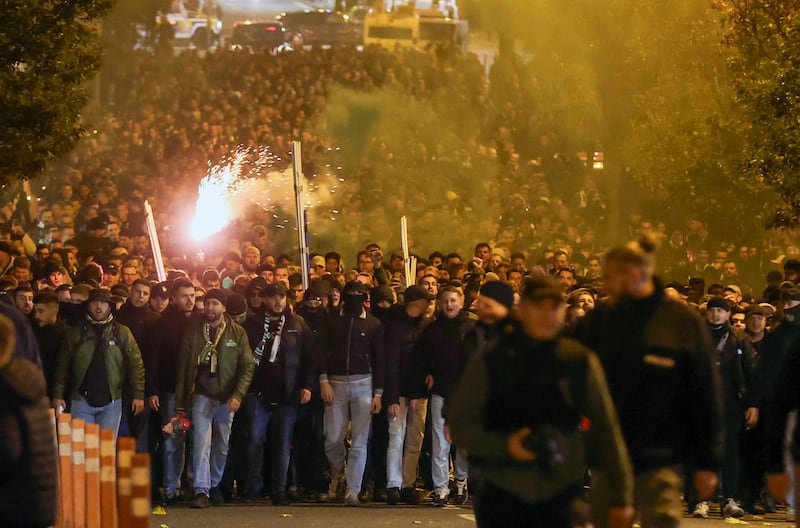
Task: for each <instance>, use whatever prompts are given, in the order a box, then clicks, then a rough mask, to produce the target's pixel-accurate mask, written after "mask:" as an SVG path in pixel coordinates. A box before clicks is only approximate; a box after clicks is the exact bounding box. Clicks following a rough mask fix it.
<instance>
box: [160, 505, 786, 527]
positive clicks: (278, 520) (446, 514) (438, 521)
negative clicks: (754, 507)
mask: <svg viewBox="0 0 800 528" xmlns="http://www.w3.org/2000/svg"><path fill="white" fill-rule="evenodd" d="M743 521H744V522H745V523H747V525H748V526H758V527H761V526H778V527H789V526H792V525H791V524H789V523H786V522H784V517H783V515H782V514H776V515H769V516H766V517H755V516H751V515H748V516H747V517H745V519H744V520H743ZM736 525H737V524H729V523H727V522H725V520H723V519H722V518H720V516H719V510H718V509H717V510H716V511H714V510H712V514H711V517H710V518H709V519H705V520H703V519H691V518H688V517H687V518H686V519H684V522H683V524H682V526H683V527H684V528H704V527H705V528H707V527H711V526H720V527H722V526H736ZM743 525H744V524H743ZM150 526H152V527H153V528H221V527H228V526H230V527H236V528H256V527H265V526H269V527H270V528H273V527H275V528H360V527H364V528H373V527H374V528H381V527H387V528H388V527H392V528H394V527H404V526H406V527H410V528H414V527H417V526H419V527H422V526H436V527H441V528H468V527H471V526H475V517H474V515H473V514H472V509H471V507H470V506H469V505H468V506H464V507H457V506H448V507H446V508H434V507H432V506H428V505H424V504H423V505H420V506H393V507H390V506H385V505H381V504H370V505H366V506H362V507H359V508H348V507H345V506H343V505H341V504H330V505H319V504H303V505H297V506H288V507H273V506H272V505H270V504H269V503H268V502H266V501H264V502H263V503H256V504H255V505H252V504H233V505H226V506H223V507H219V508H213V507H212V508H209V509H207V510H191V509H189V508H188V505H178V506H174V507H170V508H168V509H167V510H166V515H154V516H153V517H152V518H151V522H150Z"/></svg>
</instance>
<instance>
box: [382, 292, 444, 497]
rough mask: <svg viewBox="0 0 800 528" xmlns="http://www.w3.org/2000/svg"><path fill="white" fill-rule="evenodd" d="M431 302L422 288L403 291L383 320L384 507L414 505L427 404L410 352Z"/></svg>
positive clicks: (412, 355) (422, 326) (422, 327)
mask: <svg viewBox="0 0 800 528" xmlns="http://www.w3.org/2000/svg"><path fill="white" fill-rule="evenodd" d="M433 299H434V296H433V294H432V293H430V292H429V291H428V290H426V289H425V288H424V287H422V286H419V285H416V284H415V285H411V286H409V287H408V288H407V289H406V292H405V295H404V300H405V303H404V304H403V305H396V306H395V307H393V308H392V309H391V311H390V312H388V313H387V314H386V315H384V317H383V327H384V335H385V338H384V352H385V354H386V387H385V388H384V393H383V404H384V405H385V406H386V414H387V418H388V420H389V446H388V451H387V455H386V475H387V484H386V502H387V503H388V504H397V503H398V502H400V500H401V499H402V500H403V502H405V503H406V504H418V503H419V498H418V496H417V492H416V490H415V488H414V484H415V482H416V480H417V464H418V463H419V454H420V450H421V448H422V440H423V438H424V437H425V418H426V416H427V414H428V400H427V399H426V398H424V397H416V398H413V399H412V397H414V396H419V395H420V392H421V390H420V387H421V386H422V385H423V383H424V378H421V377H419V369H416V368H415V365H414V356H415V353H416V351H415V347H416V346H417V342H418V341H419V337H420V335H422V330H423V329H424V327H425V318H424V316H425V313H426V312H427V311H428V308H429V307H430V304H431V302H432V301H433Z"/></svg>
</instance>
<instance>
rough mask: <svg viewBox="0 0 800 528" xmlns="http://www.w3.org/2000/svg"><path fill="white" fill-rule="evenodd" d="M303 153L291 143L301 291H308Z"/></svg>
mask: <svg viewBox="0 0 800 528" xmlns="http://www.w3.org/2000/svg"><path fill="white" fill-rule="evenodd" d="M302 156H303V153H302V147H301V145H300V142H299V141H292V173H293V175H294V199H295V206H296V213H297V239H298V243H299V245H300V269H301V270H302V275H303V289H304V290H307V289H308V277H309V274H310V266H311V263H310V262H309V251H308V238H307V237H306V233H307V231H306V226H305V216H306V215H305V211H304V208H303V163H302V161H303V158H302Z"/></svg>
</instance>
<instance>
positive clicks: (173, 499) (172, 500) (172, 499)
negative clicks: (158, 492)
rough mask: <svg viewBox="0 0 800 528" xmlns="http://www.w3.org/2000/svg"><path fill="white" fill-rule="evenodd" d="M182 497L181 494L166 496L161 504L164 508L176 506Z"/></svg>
mask: <svg viewBox="0 0 800 528" xmlns="http://www.w3.org/2000/svg"><path fill="white" fill-rule="evenodd" d="M180 500H181V496H180V493H173V494H171V495H164V497H163V498H162V499H161V504H162V505H163V506H174V505H176V504H178V502H180Z"/></svg>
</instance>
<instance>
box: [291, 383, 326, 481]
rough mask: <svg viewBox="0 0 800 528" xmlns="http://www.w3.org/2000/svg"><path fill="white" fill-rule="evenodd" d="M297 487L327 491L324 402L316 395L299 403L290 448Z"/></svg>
mask: <svg viewBox="0 0 800 528" xmlns="http://www.w3.org/2000/svg"><path fill="white" fill-rule="evenodd" d="M292 461H293V463H294V468H295V475H296V484H297V487H298V488H301V489H303V490H306V491H316V492H318V493H322V492H327V491H328V479H327V478H326V476H325V475H326V473H327V468H328V459H327V457H326V456H325V402H323V401H322V400H321V399H320V398H319V397H318V396H316V395H315V396H314V398H313V399H312V400H311V401H310V402H308V403H307V404H306V405H303V406H301V407H300V413H299V414H298V417H297V424H296V425H295V432H294V446H293V449H292Z"/></svg>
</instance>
